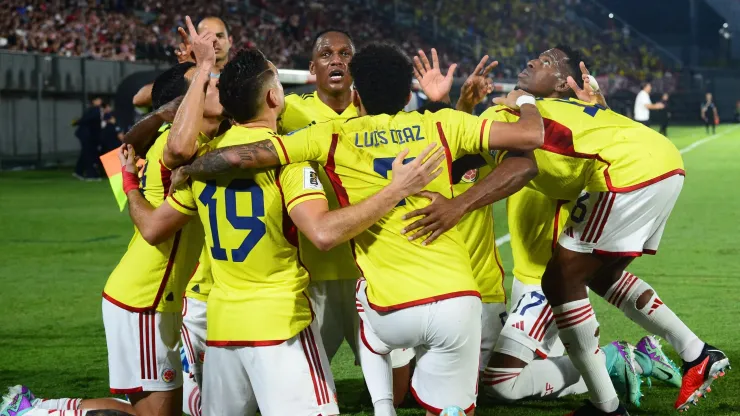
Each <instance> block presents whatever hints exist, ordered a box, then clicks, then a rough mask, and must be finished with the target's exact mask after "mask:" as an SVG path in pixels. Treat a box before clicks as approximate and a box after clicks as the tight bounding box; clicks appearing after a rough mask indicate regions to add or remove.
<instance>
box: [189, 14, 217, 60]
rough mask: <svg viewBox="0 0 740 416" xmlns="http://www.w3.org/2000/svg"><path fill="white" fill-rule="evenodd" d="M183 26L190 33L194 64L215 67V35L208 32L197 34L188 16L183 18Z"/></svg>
mask: <svg viewBox="0 0 740 416" xmlns="http://www.w3.org/2000/svg"><path fill="white" fill-rule="evenodd" d="M185 24H186V25H187V26H188V32H189V33H190V41H191V42H192V45H191V46H192V49H193V54H194V55H195V63H196V64H198V65H204V66H209V67H210V66H214V65H216V49H215V46H214V45H215V43H216V35H215V34H214V33H213V32H209V31H205V32H203V33H201V34H198V32H197V31H196V30H195V26H193V21H192V20H190V16H185Z"/></svg>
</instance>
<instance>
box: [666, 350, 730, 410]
mask: <svg viewBox="0 0 740 416" xmlns="http://www.w3.org/2000/svg"><path fill="white" fill-rule="evenodd" d="M729 368H730V360H729V359H728V358H727V356H726V355H725V353H723V352H722V351H720V350H718V349H717V348H714V347H713V346H711V345H709V344H704V348H703V349H702V351H701V354H700V355H699V358H697V359H696V360H694V361H692V362H690V363H687V362H684V364H683V380H682V384H681V391H680V392H679V393H678V399H676V404H675V405H674V406H675V408H676V409H678V411H679V412H683V411H686V410H688V409H689V405H690V404H692V403H693V404H697V402H698V401H699V398H700V397H702V396H705V395H706V394H707V393H709V392H711V391H712V389H711V387H710V385H711V384H712V382H713V381H714V380H716V379H717V378H719V377H723V376H724V375H725V370H726V369H729Z"/></svg>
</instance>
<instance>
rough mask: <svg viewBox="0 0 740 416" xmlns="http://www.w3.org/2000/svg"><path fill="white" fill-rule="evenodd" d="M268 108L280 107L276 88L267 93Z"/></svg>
mask: <svg viewBox="0 0 740 416" xmlns="http://www.w3.org/2000/svg"><path fill="white" fill-rule="evenodd" d="M267 106H268V107H269V108H277V107H279V106H280V97H279V96H278V91H277V89H276V88H270V89H269V90H268V91H267Z"/></svg>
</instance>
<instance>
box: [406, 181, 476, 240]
mask: <svg viewBox="0 0 740 416" xmlns="http://www.w3.org/2000/svg"><path fill="white" fill-rule="evenodd" d="M417 195H418V196H421V197H424V198H428V199H430V200H431V201H432V203H431V204H429V205H428V206H426V207H424V208H422V209H417V210H416V211H412V212H409V213H408V214H406V215H404V216H403V219H404V220H410V219H412V218H415V217H422V218H420V219H418V220H416V221H414V222H413V223H412V224H411V225H409V226H408V227H406V228H404V229H403V230H402V231H401V233H403V234H404V235H405V234H408V233H410V232H414V234H412V235H411V236H409V241H413V240H416V239H419V238H422V237H424V236H428V237H427V238H426V239H425V240H424V241H423V242H422V243H421V244H422V245H424V246H425V245H427V244H429V243H431V242H432V241H434V240H436V239H437V238H438V237H439V236H440V235H442V234H444V233H445V232H447V230H449V229H450V228H452V227H454V226H456V225H457V223H458V222H460V219H461V218H462V217H463V215H465V209H464V208H462V207H461V206H460V204H456V203H455V202H454V201H453V200H452V199H448V198H445V197H444V196H443V195H441V194H438V193H436V192H429V191H421V192H419V193H418V194H417ZM417 230H418V231H417Z"/></svg>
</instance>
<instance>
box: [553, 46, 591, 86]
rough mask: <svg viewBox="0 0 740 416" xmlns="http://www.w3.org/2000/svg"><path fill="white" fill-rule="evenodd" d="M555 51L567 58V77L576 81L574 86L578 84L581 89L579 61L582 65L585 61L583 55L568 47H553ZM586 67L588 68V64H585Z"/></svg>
mask: <svg viewBox="0 0 740 416" xmlns="http://www.w3.org/2000/svg"><path fill="white" fill-rule="evenodd" d="M555 49H557V50H559V51H561V52H563V53H564V54H565V56H566V57H567V58H568V72H570V73H569V74H568V75H570V76H572V77H573V79H574V80H575V81H576V84H578V86H579V87H581V88H583V77H582V76H581V67H580V63H581V61H583V62H584V63H585V61H586V60H585V59H584V56H583V53H582V52H581V51H579V50H576V49H573V48H571V47H570V46H568V45H558V46H556V47H555ZM586 67H587V68H588V63H586Z"/></svg>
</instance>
